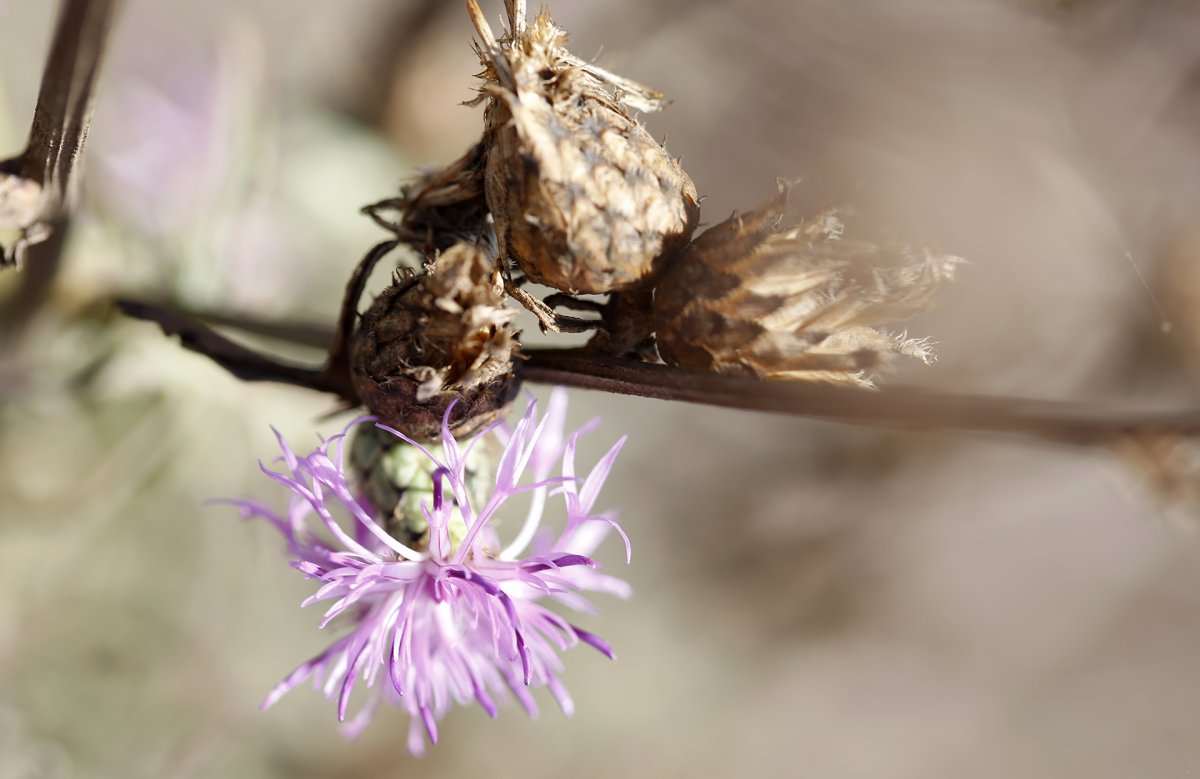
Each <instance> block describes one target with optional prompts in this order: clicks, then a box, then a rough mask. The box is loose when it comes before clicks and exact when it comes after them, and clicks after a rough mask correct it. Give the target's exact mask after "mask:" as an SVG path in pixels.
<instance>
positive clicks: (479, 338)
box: [350, 243, 517, 440]
mask: <svg viewBox="0 0 1200 779" xmlns="http://www.w3.org/2000/svg"><path fill="white" fill-rule="evenodd" d="M505 302H506V298H505V295H504V285H503V282H502V281H501V279H500V273H499V271H498V270H497V268H496V262H495V258H494V257H493V256H492V254H491V252H490V251H489V250H488V248H487V247H486V246H483V245H479V244H475V243H457V244H455V245H453V246H451V247H450V248H449V249H447V250H446V251H444V252H442V253H441V254H439V255H437V257H436V258H435V259H434V260H433V261H432V262H430V263H429V264H427V265H426V266H425V268H424V269H423V271H422V272H420V273H416V274H414V273H411V272H409V273H408V274H407V275H406V276H401V277H400V279H399V280H398V283H397V284H395V285H393V286H391V287H389V288H388V289H386V290H385V291H384V292H383V293H382V294H381V295H380V296H379V297H378V298H377V299H376V300H375V302H374V303H373V304H372V305H371V307H370V309H368V310H367V311H366V313H364V314H363V316H362V321H361V323H360V324H359V327H358V331H357V332H356V334H355V338H354V341H353V346H352V348H351V353H350V359H351V380H352V381H353V385H354V389H355V391H356V392H357V393H358V395H359V397H360V398H361V399H362V402H363V404H364V405H366V406H367V407H368V408H369V409H371V410H372V412H373V413H375V414H378V415H379V417H380V419H381V421H383V422H385V423H386V424H389V425H392V426H395V427H397V428H398V429H400V430H402V431H404V432H405V434H407V435H409V436H411V437H414V438H419V439H426V440H429V439H434V438H437V437H438V436H439V435H440V432H441V426H442V416H443V414H444V413H445V412H446V410H447V409H448V408H450V406H451V404H454V412H453V414H452V415H451V417H450V418H449V419H450V423H451V426H452V428H453V429H454V431H455V433H457V434H458V435H463V436H468V435H471V434H472V433H474V432H475V431H477V430H479V429H481V428H483V427H484V426H485V425H487V424H489V423H490V422H492V421H494V420H495V419H497V418H498V417H499V416H500V415H502V414H503V413H504V411H505V410H506V409H507V407H508V404H509V402H510V401H511V400H512V398H513V396H514V394H515V392H516V389H517V385H516V382H515V381H514V378H513V373H512V358H513V352H514V351H515V350H516V348H517V341H516V339H515V333H514V331H513V327H512V320H513V317H514V315H515V313H516V312H515V311H514V310H513V309H512V308H509V307H508V306H506V305H505Z"/></svg>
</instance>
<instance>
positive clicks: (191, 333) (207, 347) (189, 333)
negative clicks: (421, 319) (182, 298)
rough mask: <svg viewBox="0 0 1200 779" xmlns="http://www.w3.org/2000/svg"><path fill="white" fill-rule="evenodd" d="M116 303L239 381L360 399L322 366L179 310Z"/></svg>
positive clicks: (354, 400) (355, 401)
mask: <svg viewBox="0 0 1200 779" xmlns="http://www.w3.org/2000/svg"><path fill="white" fill-rule="evenodd" d="M116 304H117V307H118V308H119V309H120V310H121V311H122V312H123V313H124V314H125V315H126V316H130V317H133V318H135V319H144V320H146V321H148V322H154V323H155V324H157V325H158V326H159V327H160V328H161V329H162V331H163V332H164V333H165V334H167V335H177V336H179V342H180V344H181V345H182V346H183V348H185V349H187V350H189V351H193V352H196V353H197V354H202V355H204V356H205V357H208V358H209V359H210V360H212V361H213V362H215V363H216V364H217V365H219V366H221V367H222V368H224V369H225V370H227V371H229V372H230V373H231V374H233V375H234V376H236V377H237V378H239V379H241V380H242V381H273V382H278V383H280V384H291V385H293V386H297V387H304V388H306V389H311V390H316V391H318V392H330V393H333V394H334V395H337V396H338V397H340V398H342V399H343V400H346V401H348V402H350V403H353V404H355V405H357V404H358V402H359V401H358V396H357V395H356V394H355V392H354V390H353V388H352V387H351V386H350V385H349V379H348V377H342V376H338V375H331V374H330V373H329V372H328V371H327V370H326V369H324V368H318V367H310V366H304V365H296V364H295V363H290V362H285V361H283V360H280V359H278V358H276V357H272V356H270V355H266V354H263V353H261V352H257V351H255V350H253V349H249V348H247V347H245V346H242V345H241V344H239V343H237V342H236V341H233V340H231V339H229V338H227V337H225V336H223V335H221V334H220V333H218V332H217V331H215V330H213V329H212V328H211V327H209V326H208V325H206V324H204V323H203V322H200V321H199V320H197V319H195V318H194V317H192V316H191V315H189V314H186V313H184V312H182V311H178V310H175V309H171V308H167V307H165V306H160V305H156V304H153V303H145V302H141V301H136V300H117V301H116Z"/></svg>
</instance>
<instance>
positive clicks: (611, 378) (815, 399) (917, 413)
mask: <svg viewBox="0 0 1200 779" xmlns="http://www.w3.org/2000/svg"><path fill="white" fill-rule="evenodd" d="M118 305H119V306H120V307H121V309H122V310H123V311H124V312H125V313H126V314H128V315H130V316H133V317H136V318H139V319H145V320H148V321H151V322H156V323H158V324H159V326H160V327H162V329H163V331H164V332H166V333H167V334H173V335H179V336H180V338H181V341H182V344H183V346H184V347H185V348H187V349H191V350H192V351H195V352H199V353H200V354H204V355H207V356H208V357H209V358H211V359H212V360H213V361H214V362H216V363H217V364H218V365H220V366H221V367H223V368H225V369H226V370H227V371H229V372H230V373H232V374H233V375H235V376H237V377H238V378H241V379H244V380H246V381H276V382H282V383H285V384H293V385H297V386H301V387H307V388H309V389H314V390H319V391H322V392H332V393H334V394H336V395H338V396H339V397H340V398H342V399H343V400H346V401H347V402H351V403H357V402H358V400H357V398H356V397H355V396H354V394H353V390H351V389H349V385H348V380H343V379H342V378H340V377H337V376H331V375H330V374H329V373H328V372H327V371H323V370H320V369H317V368H303V367H301V366H296V365H290V364H287V363H281V362H279V361H278V360H276V359H275V358H273V357H269V356H267V355H263V354H260V353H258V352H254V351H252V350H250V349H247V348H246V347H243V346H241V345H239V344H237V343H234V342H233V341H231V340H229V339H228V338H226V337H225V336H223V335H220V334H219V333H216V332H215V331H213V330H212V329H210V328H209V327H207V326H206V325H204V324H203V323H201V322H200V321H198V320H197V319H195V318H193V317H192V316H190V315H188V314H184V313H181V312H179V311H175V310H172V309H169V308H165V307H162V306H158V305H154V304H149V303H139V302H134V301H119V302H118ZM232 319H233V318H232V317H226V318H225V321H226V322H230V323H231V324H239V325H244V326H243V327H242V329H245V330H247V331H250V332H260V333H264V332H266V331H267V328H266V327H264V326H263V325H262V323H258V322H255V321H253V320H242V321H241V322H240V323H238V322H233V321H232ZM286 329H287V328H286V327H280V326H271V328H270V330H271V332H272V333H273V334H283V333H284V332H286ZM327 340H328V339H327ZM524 353H525V356H526V357H527V359H526V360H525V361H523V362H521V363H520V364H518V366H517V372H518V376H519V377H520V378H521V379H524V380H527V381H532V382H537V383H542V384H561V385H565V386H569V387H578V388H581V389H593V390H600V391H603V392H613V393H616V394H619V395H633V396H637V397H644V398H655V399H658V400H675V401H683V402H685V403H699V404H703V405H709V406H722V407H726V408H736V409H742V410H746V411H765V412H770V413H777V414H789V415H793V416H803V417H812V418H817V419H828V420H834V421H838V422H845V423H849V424H858V425H878V426H884V427H894V428H906V429H913V430H923V431H955V432H977V433H978V432H985V433H1011V434H1018V435H1026V436H1032V437H1034V438H1039V439H1043V440H1049V441H1054V442H1057V443H1064V444H1073V445H1081V446H1083V445H1104V444H1110V443H1114V442H1116V441H1119V440H1124V439H1127V438H1128V437H1130V436H1155V435H1163V434H1170V435H1183V436H1191V435H1200V409H1190V410H1184V411H1162V412H1148V411H1147V412H1131V411H1123V410H1120V409H1105V408H1101V407H1098V406H1090V407H1089V406H1084V405H1082V404H1077V403H1066V402H1057V401H1047V400H1031V399H1026V398H1002V397H989V396H984V395H962V394H954V393H945V392H936V391H932V390H921V389H911V388H910V389H902V388H893V389H884V390H861V389H851V388H845V387H833V386H829V385H823V384H808V383H802V382H786V383H785V382H771V381H762V380H759V379H753V378H747V377H741V376H722V375H718V374H713V373H707V372H704V371H696V370H690V369H685V368H675V367H670V366H666V365H658V364H650V363H644V362H638V361H635V360H629V359H622V358H616V357H610V356H606V355H603V354H599V353H597V352H595V351H594V350H588V349H526V350H524Z"/></svg>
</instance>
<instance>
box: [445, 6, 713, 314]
mask: <svg viewBox="0 0 1200 779" xmlns="http://www.w3.org/2000/svg"><path fill="white" fill-rule="evenodd" d="M505 6H506V9H507V12H508V20H509V28H510V29H509V31H508V34H507V35H506V36H505V37H503V38H501V39H499V40H497V39H496V37H495V36H494V35H493V33H492V30H491V28H490V27H489V26H488V23H487V21H486V20H485V18H484V16H483V12H482V11H481V10H480V8H479V5H478V3H477V2H476V0H467V7H468V9H469V11H470V13H471V18H472V21H473V23H474V25H475V29H476V30H477V31H478V33H479V43H478V50H479V56H480V60H481V62H482V63H483V65H484V72H483V73H482V74H481V78H482V80H483V86H482V87H481V88H480V98H479V99H480V100H484V99H486V100H487V101H488V105H487V111H486V115H485V131H484V142H485V144H486V146H487V159H486V171H485V185H486V186H485V189H486V193H487V202H488V206H489V208H490V210H491V213H492V218H493V219H494V221H495V228H496V234H497V237H498V239H499V243H500V248H501V252H502V253H507V255H508V256H509V257H511V258H512V259H513V260H514V261H515V262H516V264H517V265H518V267H520V269H521V270H522V271H523V272H524V273H525V275H526V276H528V277H529V278H530V279H532V280H533V281H536V282H538V283H541V284H545V285H547V286H550V287H554V288H556V289H559V290H562V291H563V292H568V293H577V292H582V293H604V292H613V291H619V290H624V289H629V288H632V287H636V286H639V285H643V284H647V283H649V282H650V281H651V280H652V279H653V277H654V276H655V275H656V273H657V272H658V271H659V269H660V268H661V265H662V263H663V262H664V261H665V256H666V255H667V254H669V253H670V252H671V251H672V250H674V249H677V248H680V247H682V246H683V245H684V244H686V243H687V241H688V239H689V238H690V237H691V234H692V231H693V230H694V229H695V226H696V221H697V219H698V218H699V205H698V198H697V196H696V188H695V186H694V185H693V184H692V181H691V179H690V178H688V176H687V174H686V173H684V171H683V169H682V168H681V167H680V166H679V163H678V162H677V161H676V160H674V159H672V158H671V156H670V155H669V154H667V151H666V150H665V149H664V148H663V147H662V145H661V144H659V143H658V142H657V141H655V140H654V138H652V137H651V136H650V134H649V133H648V132H647V131H646V129H645V128H644V127H643V126H642V125H641V124H640V123H639V122H638V121H637V119H636V118H635V117H633V116H632V115H631V113H630V112H631V111H653V110H657V109H659V108H661V107H662V105H663V99H662V96H661V95H660V94H659V93H657V92H654V91H653V90H650V89H648V88H646V87H643V86H641V85H639V84H635V83H633V82H631V81H628V80H626V79H624V78H621V77H620V76H616V75H614V74H612V73H609V72H607V71H605V70H602V69H601V68H598V67H596V66H595V65H592V64H591V63H587V62H584V61H582V60H580V59H579V58H577V57H575V56H573V55H572V54H571V53H570V52H568V51H567V50H566V49H565V48H563V43H564V42H565V38H566V36H565V33H563V31H562V30H560V29H559V28H558V27H556V26H555V24H554V22H553V21H552V20H551V18H550V17H549V15H547V14H546V13H545V12H544V11H543V12H542V13H541V14H539V15H538V16H537V17H535V18H534V19H533V21H532V22H528V23H527V22H526V18H525V3H524V2H523V0H506V3H505Z"/></svg>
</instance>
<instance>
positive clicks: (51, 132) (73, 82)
mask: <svg viewBox="0 0 1200 779" xmlns="http://www.w3.org/2000/svg"><path fill="white" fill-rule="evenodd" d="M119 2H120V0H64V2H63V5H62V8H61V10H60V12H59V17H58V24H57V25H56V26H55V30H54V39H53V41H52V42H51V44H50V53H49V55H48V56H47V58H46V68H45V70H44V71H43V73H42V83H41V89H40V91H39V92H38V100H37V107H36V108H35V109H34V112H33V122H32V126H31V128H30V131H29V144H28V146H27V147H26V148H25V151H24V152H23V153H22V154H21V155H20V156H19V157H14V158H12V159H9V160H5V161H3V162H0V221H2V222H4V223H6V224H7V225H8V226H9V227H17V228H20V230H21V237H20V238H19V239H18V240H17V241H16V243H14V244H13V246H11V247H8V248H7V249H5V250H4V251H3V253H2V255H0V265H15V264H17V263H18V261H20V260H21V259H22V258H23V256H24V253H25V250H26V249H27V248H28V247H29V246H32V245H34V244H37V243H40V242H42V241H45V240H46V239H48V238H49V237H50V236H51V235H52V234H54V232H55V231H62V230H65V229H66V222H67V217H68V214H69V213H70V209H71V204H72V200H73V198H74V195H75V190H76V188H77V185H76V176H75V172H76V169H77V168H78V165H79V161H80V158H81V157H82V154H83V147H84V144H85V143H86V141H87V135H88V130H89V129H90V127H91V123H92V109H93V107H94V105H95V88H96V81H97V79H98V77H99V74H100V66H101V63H102V61H103V59H104V50H105V48H106V46H107V44H108V34H109V30H110V29H111V27H112V21H113V17H114V15H115V11H116V7H117V4H118V3H119ZM42 261H43V262H47V261H48V262H51V263H54V264H56V263H57V256H55V257H53V258H49V259H47V258H44V257H43V258H42Z"/></svg>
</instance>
